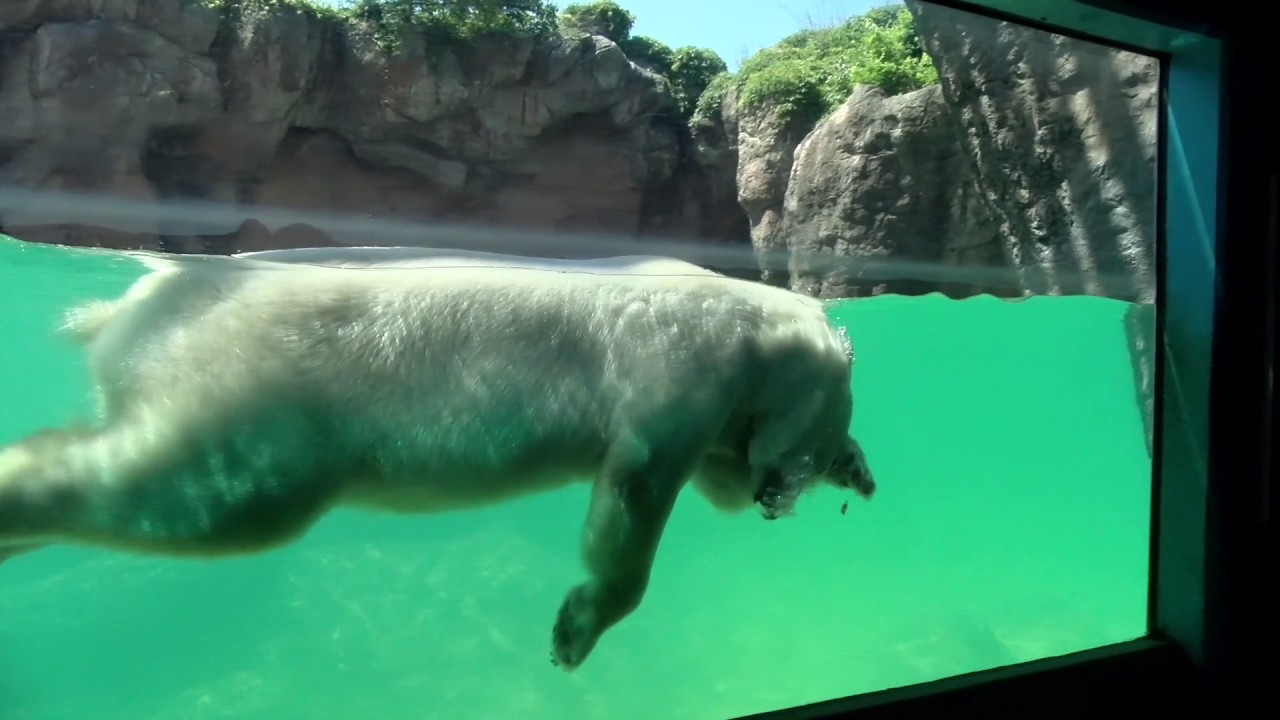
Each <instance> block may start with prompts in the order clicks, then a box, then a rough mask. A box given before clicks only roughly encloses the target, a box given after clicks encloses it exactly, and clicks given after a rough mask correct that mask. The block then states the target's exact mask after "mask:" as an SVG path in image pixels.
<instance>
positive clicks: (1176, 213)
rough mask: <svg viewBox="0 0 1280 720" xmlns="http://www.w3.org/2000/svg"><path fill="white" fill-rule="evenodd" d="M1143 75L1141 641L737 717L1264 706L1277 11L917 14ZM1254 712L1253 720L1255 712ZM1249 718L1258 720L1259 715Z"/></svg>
mask: <svg viewBox="0 0 1280 720" xmlns="http://www.w3.org/2000/svg"><path fill="white" fill-rule="evenodd" d="M931 1H933V2H934V3H935V4H938V5H944V6H949V7H954V8H957V9H961V10H967V11H971V12H975V13H979V14H983V15H987V16H991V17H994V18H996V19H1000V20H1008V21H1011V22H1017V23H1020V24H1023V25H1028V26H1031V27H1036V28H1040V29H1044V30H1048V31H1050V32H1056V33H1061V34H1064V35H1069V36H1073V37H1079V38H1082V39H1086V40H1092V41H1095V42H1102V43H1105V44H1108V45H1112V46H1116V47H1122V48H1125V49H1129V50H1134V51H1137V52H1142V53H1145V54H1148V55H1152V56H1155V57H1157V58H1159V60H1160V63H1161V73H1160V74H1161V83H1162V92H1161V95H1162V98H1161V105H1160V108H1161V125H1160V138H1159V142H1160V150H1159V181H1158V182H1159V193H1158V197H1159V198H1160V200H1159V207H1158V212H1159V222H1158V228H1159V229H1158V232H1157V243H1158V245H1157V265H1158V270H1157V273H1158V275H1157V288H1158V291H1157V294H1158V298H1157V302H1156V305H1157V311H1156V315H1157V319H1156V330H1157V333H1159V337H1160V338H1161V339H1162V340H1161V341H1160V342H1157V344H1156V367H1157V368H1158V370H1159V371H1160V372H1158V373H1157V377H1156V384H1155V394H1156V398H1155V412H1156V415H1155V417H1156V421H1155V428H1154V446H1153V465H1154V467H1153V473H1152V475H1153V490H1154V493H1153V501H1152V543H1151V554H1152V558H1151V559H1152V562H1151V586H1150V587H1151V593H1150V607H1149V632H1148V635H1147V636H1146V637H1144V638H1142V639H1139V640H1135V641H1132V642H1127V643H1120V644H1116V645H1111V646H1107V647H1102V648H1097V649H1093V650H1087V651H1084V652H1079V653H1074V654H1071V655H1067V656H1062V657H1056V658H1047V659H1044V660H1040V661H1035V662H1029V663H1023V664H1019V665H1014V666H1009V667H1004V668H997V669H993V670H988V671H983V672H976V673H971V674H967V675H961V676H957V677H951V678H946V679H942V680H938V681H935V682H929V683H922V684H919V685H913V686H908V687H903V688H895V689H891V690H885V691H882V692H876V693H868V694H864V695H857V696H851V697H848V698H842V699H835V700H830V701H827V702H822V703H816V704H813V705H808V706H804V707H797V708H790V709H785V710H779V711H775V712H769V713H762V714H759V715H753V716H751V717H752V718H761V719H763V718H778V719H781V718H837V717H840V718H851V719H854V720H868V719H870V718H876V719H880V718H961V717H975V718H978V717H980V718H983V719H984V720H992V718H1005V717H1008V718H1036V719H1037V720H1039V719H1042V718H1072V719H1073V720H1076V719H1079V718H1087V717H1090V716H1093V717H1105V716H1111V715H1114V714H1115V713H1116V712H1117V711H1127V710H1140V711H1142V712H1143V713H1144V714H1155V715H1157V716H1159V715H1165V716H1169V717H1189V716H1196V715H1198V714H1200V713H1201V712H1208V711H1209V710H1210V708H1212V711H1213V715H1215V716H1216V715H1218V714H1219V713H1221V712H1222V711H1223V710H1227V709H1229V708H1233V707H1238V708H1244V707H1248V706H1256V705H1257V704H1263V705H1264V707H1265V704H1266V703H1267V701H1268V700H1274V698H1275V693H1276V689H1275V688H1276V687H1277V686H1280V682H1276V681H1275V679H1274V678H1276V677H1280V674H1277V671H1276V669H1275V668H1276V662H1275V660H1274V659H1272V658H1271V657H1270V656H1274V654H1275V653H1274V650H1271V648H1274V647H1275V643H1276V642H1278V641H1280V637H1278V635H1277V632H1276V617H1277V615H1278V614H1280V613H1277V611H1276V610H1275V607H1274V606H1275V605H1276V599H1275V592H1276V591H1275V589H1274V588H1280V583H1277V582H1276V581H1277V579H1280V578H1277V577H1275V576H1276V575H1277V574H1278V573H1277V566H1278V565H1280V558H1277V555H1276V553H1275V550H1274V548H1275V526H1274V518H1275V516H1276V514H1277V500H1276V495H1277V493H1276V491H1275V490H1274V489H1273V486H1274V474H1275V472H1274V466H1273V460H1272V456H1271V448H1272V447H1273V446H1275V445H1276V444H1277V440H1278V439H1280V438H1277V433H1276V428H1275V425H1274V424H1273V421H1272V418H1273V416H1274V413H1275V409H1276V407H1275V405H1276V402H1275V397H1274V394H1273V392H1272V386H1271V382H1272V381H1271V377H1272V375H1271V373H1272V365H1273V358H1274V354H1275V329H1276V322H1277V315H1276V309H1275V305H1276V284H1277V283H1276V278H1277V274H1280V266H1278V265H1277V252H1276V235H1277V227H1276V225H1277V222H1276V214H1277V206H1278V205H1280V180H1278V179H1277V166H1278V165H1280V153H1278V152H1277V142H1276V140H1275V137H1274V134H1273V133H1272V132H1269V128H1268V127H1266V125H1267V120H1268V118H1269V117H1271V115H1270V113H1269V112H1267V111H1265V110H1263V109H1262V108H1261V107H1260V105H1261V104H1265V101H1264V100H1263V99H1262V98H1260V97H1258V95H1259V93H1258V92H1257V91H1256V90H1255V88H1256V87H1257V80H1256V79H1253V78H1251V77H1250V76H1251V75H1253V76H1254V78H1256V77H1257V74H1258V73H1259V71H1262V72H1263V73H1265V69H1266V68H1268V67H1270V66H1271V65H1273V64H1274V51H1273V52H1267V50H1271V48H1270V47H1269V46H1268V43H1271V44H1274V39H1272V38H1268V37H1267V34H1268V33H1271V32H1273V30H1272V28H1273V27H1274V25H1273V22H1272V21H1273V20H1274V19H1275V17H1276V9H1275V8H1273V7H1266V6H1265V4H1261V3H1260V4H1257V5H1250V6H1249V7H1248V8H1245V7H1244V6H1243V5H1242V4H1239V3H1230V2H1228V3H1221V2H1219V3H1213V4H1195V5H1190V4H1185V5H1184V4H1181V3H1176V4H1175V3H1170V2H1161V1H1160V0H971V1H969V2H959V1H956V0H931ZM1255 712H1256V711H1255ZM1264 714H1265V713H1264Z"/></svg>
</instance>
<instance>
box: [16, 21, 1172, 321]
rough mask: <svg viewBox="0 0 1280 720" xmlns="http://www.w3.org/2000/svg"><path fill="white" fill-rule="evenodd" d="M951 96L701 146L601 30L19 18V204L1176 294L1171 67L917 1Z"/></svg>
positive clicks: (850, 288)
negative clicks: (282, 216) (650, 240)
mask: <svg viewBox="0 0 1280 720" xmlns="http://www.w3.org/2000/svg"><path fill="white" fill-rule="evenodd" d="M907 6H908V8H909V9H910V11H911V12H912V13H913V15H914V17H915V19H916V24H917V27H918V30H919V33H920V36H921V40H922V45H923V47H924V48H925V50H926V52H927V53H928V54H929V55H930V57H931V58H932V60H933V62H934V64H935V66H936V67H937V69H938V73H939V76H940V78H941V84H940V85H939V86H934V87H929V88H925V89H922V90H919V91H916V92H913V93H909V94H904V95H899V96H895V97H886V96H885V95H884V94H883V93H881V92H880V91H878V90H875V89H871V88H866V87H864V88H859V89H858V90H857V91H856V92H854V93H853V94H852V95H851V96H850V97H849V98H848V100H846V101H845V102H844V103H843V104H842V105H841V106H839V107H838V108H836V109H835V111H834V112H832V113H830V114H829V115H828V116H826V117H825V118H822V119H821V120H820V121H819V122H816V123H815V122H813V121H809V122H804V121H793V122H788V123H783V122H781V121H780V120H779V118H778V116H777V114H776V113H775V112H774V110H773V109H772V108H769V107H767V106H766V107H762V108H756V109H753V110H750V111H745V110H743V109H741V108H739V107H738V103H737V100H736V98H735V97H734V96H733V94H732V93H730V94H729V95H728V96H727V97H726V98H725V102H724V104H723V106H722V109H721V110H722V112H721V113H720V117H719V118H717V119H716V120H714V121H706V122H703V123H701V124H700V125H699V126H697V127H695V128H694V129H693V132H692V133H690V132H689V131H687V130H686V129H685V128H684V127H683V126H682V125H680V124H679V122H678V121H677V120H675V119H673V116H672V113H671V111H672V109H673V107H674V106H673V102H672V99H671V96H670V94H669V92H668V91H667V88H666V86H665V84H664V83H663V81H662V80H661V79H660V78H659V77H657V76H656V75H654V74H652V73H651V72H650V71H648V70H646V69H644V68H643V67H641V66H639V65H637V64H635V63H632V62H630V61H629V60H628V59H627V58H626V57H625V55H624V54H623V53H622V51H621V50H620V49H619V48H618V47H617V46H616V45H615V44H614V43H612V42H610V41H609V40H607V39H605V38H602V37H594V36H585V37H581V38H579V39H557V40H548V41H541V42H537V41H534V40H533V39H506V40H490V41H482V42H480V43H478V44H477V45H475V46H474V47H470V48H454V49H449V48H428V47H425V46H424V45H423V42H422V40H421V39H420V38H419V39H417V40H414V39H413V38H407V39H406V45H405V52H403V53H402V54H398V55H396V56H395V57H394V58H391V57H388V56H387V55H386V54H385V53H383V52H382V51H381V50H380V49H379V48H377V47H376V45H375V43H373V41H372V40H371V39H370V38H368V37H365V36H364V35H363V34H362V33H361V32H359V30H358V28H353V27H352V26H348V25H344V24H340V23H338V22H336V21H331V20H326V19H322V18H319V17H317V16H315V15H314V14H308V13H306V12H301V11H297V10H290V9H288V8H287V7H286V8H277V9H274V10H272V11H270V12H258V13H250V14H248V15H244V16H235V15H232V14H222V13H219V12H217V11H215V10H212V9H210V8H209V7H207V6H206V5H204V4H203V3H201V2H200V1H199V0H20V1H19V0H14V1H10V2H5V3H2V4H0V117H3V118H4V122H3V123H0V187H9V188H23V189H28V190H42V189H67V190H92V191H98V192H104V193H108V194H111V195H113V196H115V197H120V198H125V199H132V200H140V201H142V202H153V201H156V200H161V199H169V198H181V199H202V200H212V201H216V202H221V203H227V204H229V205H231V206H235V207H238V208H239V209H240V214H239V215H236V214H234V213H232V214H230V215H229V216H228V217H227V219H226V221H225V222H222V223H213V224H201V225H196V224H194V223H193V222H190V221H182V222H179V221H173V220H171V221H165V222H150V223H141V224H138V223H134V224H132V225H130V224H129V223H123V224H122V223H119V222H116V223H114V224H109V225H108V226H98V225H92V226H85V225H75V224H68V223H65V222H60V220H59V218H58V217H57V216H56V215H50V214H49V213H44V214H38V213H33V212H29V211H25V209H24V208H21V207H17V208H13V207H9V208H7V209H5V211H4V212H3V216H0V229H2V230H3V231H4V232H7V233H9V234H12V235H16V236H18V237H22V238H25V239H29V240H46V241H54V242H62V243H67V244H84V245H107V246H115V247H158V248H162V249H168V250H174V251H187V252H190V251H196V252H228V251H234V250H247V249H261V248H262V247H279V246H289V245H296V244H324V243H329V242H347V243H350V242H362V241H363V240H364V238H361V237H345V236H335V237H332V238H330V237H328V236H326V235H325V234H324V233H321V232H318V231H316V230H315V229H314V228H306V227H290V228H287V229H283V228H278V227H265V226H263V225H262V224H261V223H255V222H254V221H251V220H250V219H251V218H253V217H254V212H253V210H254V208H255V207H257V206H270V207H283V208H293V209H299V210H304V211H305V210H313V211H314V210H324V211H327V212H337V213H350V214H353V215H357V216H372V217H377V218H384V219H389V220H403V221H414V222H420V221H424V220H446V221H470V222H476V223H480V224H484V225H489V226H498V227H524V228H534V229H557V230H591V231H601V232H608V233H617V234H624V235H632V236H636V235H643V236H651V235H668V236H679V237H681V238H686V239H687V238H696V239H701V240H703V241H708V240H714V241H719V242H727V243H735V242H737V243H743V244H745V243H747V242H748V241H749V242H750V243H751V245H752V246H753V247H754V251H755V254H756V257H757V258H758V261H759V264H760V268H761V270H762V275H763V277H764V279H765V280H766V281H767V282H771V283H776V284H780V285H785V286H788V287H791V288H793V289H796V290H798V291H801V292H805V293H810V294H814V295H819V296H824V297H837V296H857V295H868V294H876V293H881V292H898V293H912V294H914V293H921V292H931V291H941V292H944V293H946V294H948V295H951V296H953V297H963V296H966V295H969V294H973V293H976V292H988V293H992V294H996V295H1002V296H1018V295H1024V294H1028V293H1049V294H1074V293H1086V294H1093V295H1106V296H1110V297H1115V298H1121V299H1126V300H1136V301H1140V302H1150V301H1151V299H1152V295H1153V290H1154V276H1153V270H1152V254H1153V253H1152V248H1153V244H1154V224H1155V183H1156V175H1155V159H1156V137H1155V130H1156V124H1157V64H1156V62H1155V61H1154V60H1152V59H1150V58H1145V57H1141V56H1138V55H1134V54H1131V53H1125V52H1119V51H1115V50H1111V49H1108V48H1104V47H1101V46H1097V45H1092V44H1089V43H1084V42H1081V41H1077V40H1070V39H1067V38H1063V37H1058V36H1052V35H1049V34H1047V33H1043V32H1038V31H1034V30H1030V29H1027V28H1023V27H1020V26H1016V25H1011V24H1007V23H997V22H993V21H991V20H989V19H986V18H982V17H977V16H973V15H969V14H966V13H963V12H959V11H955V10H951V9H948V8H943V7H939V6H935V5H929V4H927V3H921V2H916V0H909V1H908V3H907Z"/></svg>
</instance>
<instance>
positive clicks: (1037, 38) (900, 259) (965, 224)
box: [694, 0, 1158, 302]
mask: <svg viewBox="0 0 1280 720" xmlns="http://www.w3.org/2000/svg"><path fill="white" fill-rule="evenodd" d="M907 6H908V8H909V9H910V10H911V12H912V14H913V15H914V17H915V18H916V23H917V28H918V31H919V33H920V35H921V40H922V44H923V46H924V48H925V50H926V52H927V53H928V54H929V55H930V57H931V58H932V60H933V62H934V65H935V66H936V68H937V69H938V73H939V76H940V79H941V84H940V86H935V87H929V88H924V89H922V90H918V91H916V92H913V93H909V94H904V95H899V96H896V97H885V96H884V94H883V93H881V92H879V91H878V90H875V89H872V88H865V87H864V88H859V89H858V90H856V91H855V92H854V93H853V95H852V96H850V97H849V99H848V100H847V101H846V102H845V103H844V104H843V105H841V106H840V107H838V108H837V109H836V110H835V111H834V112H832V113H830V114H829V115H827V116H826V117H825V118H822V119H821V120H820V121H819V122H817V123H811V124H809V125H803V124H798V123H792V124H791V125H789V126H783V125H781V124H780V123H778V121H777V119H776V117H775V115H774V113H773V111H772V110H771V109H770V108H768V107H762V108H758V109H753V110H751V111H744V110H742V109H741V108H740V107H739V106H738V103H737V102H736V99H735V98H734V97H732V95H730V96H729V97H727V98H726V99H725V102H724V104H723V106H722V108H721V110H722V112H721V115H722V118H721V119H720V120H718V121H715V122H709V123H704V124H703V125H702V126H700V127H698V128H695V131H694V134H695V138H696V139H697V142H698V144H699V146H700V148H701V149H700V152H699V153H698V155H697V157H698V158H699V160H700V162H701V163H702V164H703V166H704V168H705V171H706V174H707V176H708V177H709V178H710V179H711V182H714V183H718V184H719V187H720V192H722V193H724V192H728V190H729V188H728V187H727V185H726V183H725V180H724V179H723V178H724V177H725V176H726V175H727V173H726V172H725V169H724V168H725V167H727V166H734V167H736V183H735V186H734V188H733V190H734V191H736V193H737V197H738V200H739V202H740V203H741V205H742V206H743V208H744V209H745V210H746V211H747V215H748V218H749V220H750V224H751V229H750V233H751V241H752V244H753V246H754V248H755V250H756V252H757V254H758V255H759V256H760V258H761V264H762V266H763V268H764V277H765V279H766V281H768V282H772V283H776V284H780V285H785V286H787V287H791V288H792V289H795V290H798V291H801V292H806V293H811V294H815V295H820V296H826V297H835V296H857V295H868V294H876V293H880V292H900V293H919V292H930V291H940V292H944V293H946V294H948V295H951V296H953V297H963V296H966V295H970V294H973V293H977V292H988V293H992V294H996V295H1001V296H1018V295H1024V294H1029V293H1035V294H1090V295H1104V296H1108V297H1114V298H1120V299H1125V300H1134V301H1140V302H1150V301H1151V300H1152V298H1153V294H1154V286H1155V279H1154V273H1153V265H1152V260H1153V247H1154V234H1155V233H1154V228H1155V220H1156V214H1155V212H1156V205H1155V191H1156V166H1155V162H1156V152H1157V146H1156V126H1157V112H1158V94H1157V93H1158V77H1157V73H1158V65H1157V62H1156V61H1155V60H1154V59H1151V58H1147V57H1144V56H1140V55H1136V54H1133V53H1127V52H1121V51H1117V50H1112V49H1110V48H1106V47H1103V46H1099V45H1095V44H1092V43H1086V42H1082V41H1078V40H1073V39H1068V38H1065V37H1061V36H1055V35H1050V34H1048V33H1044V32H1040V31H1036V30H1031V29H1029V28H1025V27H1021V26H1017V25H1013V24H1009V23H999V22H994V21H992V20H990V19H988V18H984V17H979V16H975V15H971V14H968V13H963V12H960V11H956V10H952V9H949V8H944V7H940V6H937V5H930V4H927V3H923V2H915V0H908V2H907Z"/></svg>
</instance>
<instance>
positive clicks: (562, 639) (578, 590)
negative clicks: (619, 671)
mask: <svg viewBox="0 0 1280 720" xmlns="http://www.w3.org/2000/svg"><path fill="white" fill-rule="evenodd" d="M599 639H600V625H599V622H598V620H597V612H596V608H595V604H594V603H593V602H592V601H591V589H590V587H589V586H588V585H586V584H583V585H579V586H577V587H575V588H574V589H572V590H570V591H569V594H568V595H567V596H565V599H564V602H563V603H562V604H561V605H560V612H559V614H558V615H557V616H556V624H555V627H554V628H552V630H551V662H552V664H553V665H556V666H557V667H560V668H562V669H564V670H566V671H569V670H574V669H576V668H577V667H578V666H579V665H581V664H582V661H583V660H586V659H587V655H589V654H590V653H591V650H592V648H594V647H595V645H596V641H597V640H599Z"/></svg>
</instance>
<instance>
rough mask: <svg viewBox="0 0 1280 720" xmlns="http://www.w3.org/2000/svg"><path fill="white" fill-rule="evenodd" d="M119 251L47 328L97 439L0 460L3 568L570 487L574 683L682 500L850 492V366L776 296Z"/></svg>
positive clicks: (784, 505) (49, 440)
mask: <svg viewBox="0 0 1280 720" xmlns="http://www.w3.org/2000/svg"><path fill="white" fill-rule="evenodd" d="M133 255H135V256H137V257H139V259H140V260H141V261H142V262H143V263H145V264H146V265H147V266H148V268H149V269H150V272H149V273H148V274H146V275H144V276H142V277H141V278H140V279H139V280H137V281H136V282H135V283H134V284H133V285H132V286H131V287H130V288H129V289H128V290H127V291H126V292H125V293H124V294H123V295H122V296H121V297H120V298H118V299H116V300H113V301H100V302H95V303H90V304H88V305H85V306H82V307H78V308H74V309H72V310H71V311H70V312H69V313H68V316H67V323H66V326H65V330H66V331H67V332H68V333H69V334H70V335H71V336H72V337H75V338H77V339H78V341H79V342H81V343H83V344H84V348H85V351H86V353H87V356H88V360H89V367H90V370H91V372H92V375H93V380H94V384H95V387H96V390H97V392H98V395H99V401H100V410H101V422H100V423H99V425H98V426H96V427H85V428H71V429H57V430H44V431H41V432H38V433H36V434H34V435H31V436H29V437H27V438H25V439H23V440H20V441H19V442H16V443H14V444H12V445H10V446H7V447H4V448H3V449H0V551H5V550H6V548H7V552H8V554H9V555H13V554H17V553H19V552H24V551H28V550H31V549H35V548H39V547H41V546H42V545H44V544H47V543H52V542H63V543H73V544H84V545H92V546H97V547H103V548H109V549H115V550H120V551H125V552H135V553H150V554H157V555H167V556H201V557H217V556H222V555H228V554H236V553H251V552H259V551H264V550H267V549H270V548H273V547H276V546H279V545H281V544H283V543H287V542H289V541H291V540H293V539H295V538H297V537H298V536H300V535H301V534H302V533H304V532H305V531H306V530H307V529H308V528H309V527H310V526H311V525H312V523H313V522H314V521H315V520H317V518H319V517H320V516H321V515H322V514H323V513H325V512H326V511H327V510H329V509H331V508H334V507H340V506H341V507H351V508H365V509H370V510H381V511H390V512H398V513H437V512H445V511H449V510H452V509H457V508H465V507H475V506H477V505H480V504H484V503H493V502H499V501H502V500H505V499H509V498H513V497H516V496H518V495H521V494H524V493H531V492H536V491H540V490H547V489H550V488H555V487H559V486H562V485H564V484H566V483H570V482H574V481H578V480H581V481H585V482H590V483H592V493H591V500H590V507H589V509H588V511H587V517H586V520H585V524H584V527H583V532H582V538H581V545H582V547H581V551H582V555H583V560H584V564H585V566H586V570H587V572H588V577H587V579H586V580H585V582H583V583H581V584H579V585H577V586H576V587H573V588H572V589H570V590H569V591H568V593H567V595H566V597H565V598H564V600H563V602H562V604H561V606H560V609H559V612H558V615H557V617H556V620H555V624H554V627H553V632H552V650H551V654H552V662H553V663H555V664H556V665H558V666H560V667H561V668H564V669H565V670H573V669H574V668H576V667H578V666H580V665H581V663H582V662H583V661H584V660H585V659H586V657H587V656H588V654H590V653H591V652H592V650H593V648H594V647H595V646H596V644H597V641H598V640H599V639H600V637H601V635H602V634H603V633H604V632H605V631H606V630H607V629H608V628H610V627H611V626H613V625H614V624H616V623H617V622H619V621H620V620H622V619H623V618H624V617H626V616H627V615H629V614H630V613H631V612H632V611H633V610H635V609H636V608H637V607H638V606H639V604H640V602H641V599H642V597H643V595H644V593H645V591H646V588H647V585H648V582H649V576H650V571H651V567H652V563H653V559H654V554H655V552H656V550H657V547H658V543H659V540H660V538H661V536H662V533H663V528H664V526H665V523H666V521H667V518H668V515H669V513H670V512H671V510H672V507H673V504H674V503H675V501H676V497H677V495H678V493H679V492H680V490H681V488H682V487H683V486H684V485H685V484H686V483H689V484H692V485H693V486H694V487H695V489H696V490H698V491H699V492H700V493H701V494H702V495H703V496H705V497H706V498H707V499H708V500H709V501H710V502H711V503H712V504H713V505H714V506H715V507H717V508H719V509H720V510H724V511H727V512H736V511H741V510H743V509H745V508H748V507H751V506H752V505H753V504H755V505H759V507H760V509H761V513H762V514H763V515H764V517H766V518H770V519H772V518H777V517H780V516H782V515H786V514H789V513H790V512H791V507H792V505H793V504H794V502H795V500H796V498H797V497H798V496H799V495H800V494H801V493H802V492H804V491H805V490H807V489H809V488H811V487H813V486H815V485H816V484H817V483H819V482H825V483H829V484H831V485H834V486H837V487H840V488H847V489H850V490H852V491H854V492H855V493H857V494H859V495H861V496H862V497H864V498H867V499H870V498H871V496H872V494H873V492H874V490H875V483H874V480H873V478H872V474H871V472H870V470H869V469H868V466H867V462H866V459H865V457H864V454H863V452H862V449H861V448H860V447H859V445H858V443H857V442H856V441H855V440H854V439H853V438H852V437H850V436H849V433H848V430H849V425H850V419H851V413H852V398H851V396H850V383H849V381H850V372H851V367H852V350H851V347H850V346H849V344H848V341H847V339H846V338H845V337H844V335H843V333H842V332H841V331H839V330H838V329H837V328H835V327H833V326H832V325H831V324H830V323H829V322H828V320H827V317H826V315H825V314H824V312H823V306H822V303H821V301H818V300H815V299H813V298H809V297H805V296H802V295H799V294H796V293H792V292H790V291H788V290H784V289H780V288H775V287H770V286H767V285H764V284H760V283H755V282H750V281H746V280H739V279H734V278H729V277H726V276H723V275H720V274H718V273H715V272H712V271H709V270H706V269H703V268H701V267H699V266H696V265H693V264H690V263H687V262H683V261H680V260H674V259H669V258H661V257H643V256H630V257H615V258H603V259H594V260H546V259H532V258H521V257H516V256H507V255H499V254H494V253H477V252H462V251H456V250H424V249H413V248H324V249H304V250H284V251H266V252H259V253H246V254H242V255H239V256H200V255H177V256H165V255H158V254H146V253H143V254H137V253H135V254H133ZM2 557H3V555H2V554H0V559H2Z"/></svg>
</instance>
